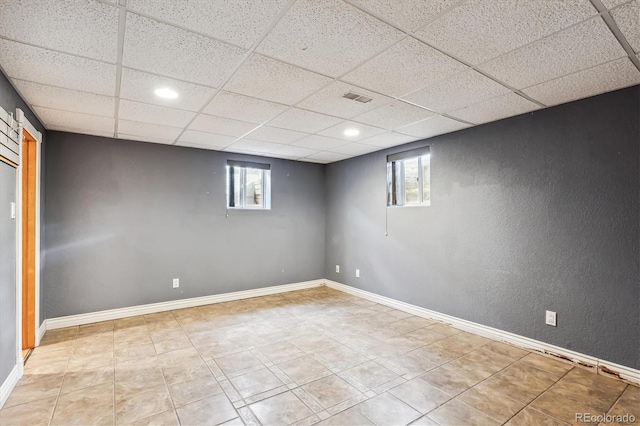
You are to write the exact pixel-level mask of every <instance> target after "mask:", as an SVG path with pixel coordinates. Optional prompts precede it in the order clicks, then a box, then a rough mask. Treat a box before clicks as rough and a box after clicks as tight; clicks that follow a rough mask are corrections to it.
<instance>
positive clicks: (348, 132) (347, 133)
mask: <svg viewBox="0 0 640 426" xmlns="http://www.w3.org/2000/svg"><path fill="white" fill-rule="evenodd" d="M359 134H360V130H358V129H353V128H351V129H347V130H345V131H344V135H345V136H358V135H359Z"/></svg>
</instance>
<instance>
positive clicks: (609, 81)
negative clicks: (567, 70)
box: [522, 56, 640, 105]
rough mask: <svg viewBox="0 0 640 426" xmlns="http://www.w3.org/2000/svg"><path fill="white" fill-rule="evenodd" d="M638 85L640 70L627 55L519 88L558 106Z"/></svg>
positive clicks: (542, 100)
mask: <svg viewBox="0 0 640 426" xmlns="http://www.w3.org/2000/svg"><path fill="white" fill-rule="evenodd" d="M636 84H640V70H638V69H637V68H636V67H635V66H634V64H633V63H632V62H631V61H630V60H629V58H628V57H626V56H625V57H622V58H620V59H616V60H614V61H611V62H607V63H605V64H601V65H596V66H595V67H592V68H588V69H586V70H582V71H578V72H576V73H574V74H569V75H565V76H563V77H560V78H557V79H555V80H550V81H546V82H544V83H541V84H538V85H537V86H532V87H528V88H526V89H522V90H523V91H524V92H525V93H526V94H527V95H529V96H531V97H532V98H534V99H537V100H539V101H540V102H544V103H545V104H547V105H558V104H561V103H565V102H571V101H574V100H576V99H583V98H587V97H589V96H594V95H597V94H600V93H604V92H610V91H612V90H618V89H622V88H624V87H628V86H633V85H636Z"/></svg>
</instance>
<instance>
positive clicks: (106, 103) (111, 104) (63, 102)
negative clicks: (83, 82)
mask: <svg viewBox="0 0 640 426" xmlns="http://www.w3.org/2000/svg"><path fill="white" fill-rule="evenodd" d="M11 82H12V83H13V85H14V86H15V87H16V88H17V89H18V90H19V91H20V93H21V94H22V96H23V97H24V98H25V99H26V100H27V102H29V104H31V105H32V106H41V107H46V108H53V109H59V110H63V111H69V112H80V113H85V114H92V115H102V116H104V117H113V114H114V111H115V98H114V97H111V96H104V95H96V94H94V93H89V92H79V91H77V90H69V89H63V88H61V87H54V86H45V85H43V84H38V83H31V82H29V81H22V80H16V79H12V80H11Z"/></svg>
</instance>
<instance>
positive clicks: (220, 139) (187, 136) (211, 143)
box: [178, 130, 236, 149]
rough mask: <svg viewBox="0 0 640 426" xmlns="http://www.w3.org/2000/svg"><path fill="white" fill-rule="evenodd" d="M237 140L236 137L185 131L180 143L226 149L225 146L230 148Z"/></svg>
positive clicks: (179, 140)
mask: <svg viewBox="0 0 640 426" xmlns="http://www.w3.org/2000/svg"><path fill="white" fill-rule="evenodd" d="M235 140H236V138H235V137H234V136H226V135H218V134H215V133H206V132H198V131H195V130H187V131H185V132H184V133H183V134H182V136H180V139H178V142H180V143H189V144H197V145H201V146H206V147H210V148H214V149H220V148H224V147H225V146H229V145H231V144H232V143H233V141H235Z"/></svg>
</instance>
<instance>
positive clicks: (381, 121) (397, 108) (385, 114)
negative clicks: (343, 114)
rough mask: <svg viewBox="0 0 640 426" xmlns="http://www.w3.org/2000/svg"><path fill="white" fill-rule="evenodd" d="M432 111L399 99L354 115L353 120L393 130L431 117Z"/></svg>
mask: <svg viewBox="0 0 640 426" xmlns="http://www.w3.org/2000/svg"><path fill="white" fill-rule="evenodd" d="M433 115H434V113H433V112H431V111H428V110H426V109H424V108H420V107H417V106H414V105H411V104H408V103H406V102H402V101H400V100H396V101H393V102H390V103H388V104H387V105H384V106H381V107H380V108H377V109H374V110H371V111H369V112H365V113H364V114H361V115H358V116H356V117H354V119H353V120H354V121H358V122H360V123H365V124H369V125H371V126H377V127H382V128H385V129H388V130H393V129H395V128H397V127H401V126H406V125H407V124H411V123H415V122H416V121H420V120H424V119H425V118H429V117H433Z"/></svg>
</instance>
